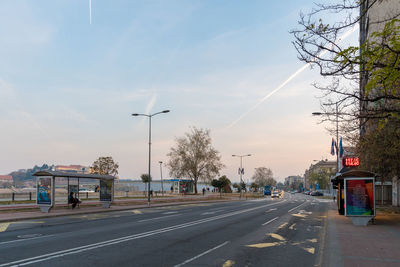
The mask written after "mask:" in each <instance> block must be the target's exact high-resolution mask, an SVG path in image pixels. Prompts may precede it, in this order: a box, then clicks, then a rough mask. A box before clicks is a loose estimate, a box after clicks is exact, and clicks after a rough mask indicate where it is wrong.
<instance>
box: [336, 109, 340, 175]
mask: <svg viewBox="0 0 400 267" xmlns="http://www.w3.org/2000/svg"><path fill="white" fill-rule="evenodd" d="M336 146H337V147H336V169H337V172H339V171H340V170H339V112H338V103H337V102H336Z"/></svg>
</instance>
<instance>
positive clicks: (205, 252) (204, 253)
mask: <svg viewBox="0 0 400 267" xmlns="http://www.w3.org/2000/svg"><path fill="white" fill-rule="evenodd" d="M228 243H229V241H225V242H224V243H222V244H220V245H218V246H216V247H213V248H211V249H209V250H207V251H204V252H203V253H201V254H199V255H197V256H194V257H193V258H190V259H188V260H185V261H184V262H182V263H180V264H177V265H175V266H174V267H180V266H182V265H185V264H187V263H189V262H191V261H194V260H195V259H198V258H200V257H201V256H204V255H206V254H208V253H210V252H212V251H214V250H216V249H219V248H220V247H223V246H225V245H226V244H228Z"/></svg>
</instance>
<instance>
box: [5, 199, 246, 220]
mask: <svg viewBox="0 0 400 267" xmlns="http://www.w3.org/2000/svg"><path fill="white" fill-rule="evenodd" d="M230 201H239V200H235V199H229V200H227V199H225V200H203V201H186V202H169V203H168V202H167V203H159V204H153V205H151V206H150V207H149V206H147V205H146V204H145V205H135V206H128V205H127V206H121V207H120V208H119V207H118V208H116V209H110V208H109V209H106V208H103V209H99V210H88V211H85V210H82V211H78V212H75V213H63V214H53V215H51V213H47V214H46V213H43V215H40V216H28V217H23V218H15V219H10V218H8V219H1V218H0V223H2V222H3V223H4V222H16V221H24V220H32V219H43V218H53V217H63V216H71V215H76V214H93V213H105V212H113V211H114V212H115V211H123V210H130V209H146V208H147V209H150V208H157V207H168V206H180V205H185V204H197V203H218V202H230Z"/></svg>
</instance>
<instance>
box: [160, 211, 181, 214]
mask: <svg viewBox="0 0 400 267" xmlns="http://www.w3.org/2000/svg"><path fill="white" fill-rule="evenodd" d="M174 213H178V212H177V211H167V212H163V213H162V214H174Z"/></svg>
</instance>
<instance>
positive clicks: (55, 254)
mask: <svg viewBox="0 0 400 267" xmlns="http://www.w3.org/2000/svg"><path fill="white" fill-rule="evenodd" d="M282 203H284V202H283V201H279V202H275V203H271V204H267V205H262V206H258V207H253V208H248V209H244V210H239V211H234V212H230V213H227V214H222V215H218V216H214V217H210V218H205V219H200V220H196V221H192V222H187V223H183V224H178V225H173V226H169V227H165V228H160V229H156V230H152V231H148V232H143V233H139V234H134V235H129V236H124V237H119V238H115V239H110V240H106V241H102V242H97V243H93V244H89V245H84V246H80V247H74V248H70V249H65V250H60V251H55V252H51V253H48V254H43V255H39V256H34V257H30V258H25V259H21V260H16V261H13V262H7V263H3V264H0V267H4V266H11V265H18V264H19V265H21V266H22V265H29V264H33V263H38V262H43V261H47V260H51V259H55V258H59V257H63V256H67V255H72V254H77V253H82V252H84V251H89V250H93V249H96V248H101V247H106V246H111V245H115V244H119V243H122V242H127V241H131V240H136V239H140V238H144V237H148V236H153V235H157V234H162V233H166V232H170V231H175V230H178V229H182V228H187V227H190V226H195V225H198V224H202V223H207V222H211V221H215V220H219V219H223V218H227V217H232V216H235V215H238V214H242V213H246V212H250V211H254V210H258V209H263V208H265V207H268V206H272V205H277V204H282Z"/></svg>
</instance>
